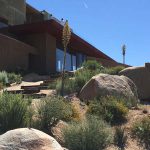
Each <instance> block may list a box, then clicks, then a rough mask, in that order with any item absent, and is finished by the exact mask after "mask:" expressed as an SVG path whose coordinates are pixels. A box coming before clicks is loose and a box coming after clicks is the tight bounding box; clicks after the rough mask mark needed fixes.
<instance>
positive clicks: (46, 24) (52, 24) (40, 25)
mask: <svg viewBox="0 0 150 150" xmlns="http://www.w3.org/2000/svg"><path fill="white" fill-rule="evenodd" d="M8 31H9V32H11V33H13V34H16V35H19V36H21V35H29V34H37V33H49V34H51V35H53V36H54V37H56V39H57V42H60V43H61V41H62V31H63V25H61V24H60V23H59V22H58V21H57V20H55V19H50V20H46V21H42V22H36V23H30V24H22V25H16V26H9V28H8ZM68 47H69V49H70V51H73V52H82V53H84V54H86V55H87V56H90V57H96V58H103V59H107V60H111V61H114V62H116V61H115V60H113V59H112V58H111V57H109V56H107V55H106V54H104V53H103V52H101V51H100V50H98V49H97V48H95V47H94V46H92V45H91V44H90V43H88V42H87V41H85V40H84V39H82V38H81V37H79V36H78V35H77V34H75V33H73V32H72V34H71V40H70V43H69V46H68ZM116 63H117V62H116Z"/></svg>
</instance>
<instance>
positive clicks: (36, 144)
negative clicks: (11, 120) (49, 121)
mask: <svg viewBox="0 0 150 150" xmlns="http://www.w3.org/2000/svg"><path fill="white" fill-rule="evenodd" d="M0 150H63V148H62V147H61V146H60V145H59V143H58V142H57V141H56V140H55V139H54V138H53V137H51V136H49V135H47V134H45V133H43V132H41V131H39V130H36V129H27V128H21V129H15V130H11V131H8V132H6V133H5V134H3V135H1V136H0Z"/></svg>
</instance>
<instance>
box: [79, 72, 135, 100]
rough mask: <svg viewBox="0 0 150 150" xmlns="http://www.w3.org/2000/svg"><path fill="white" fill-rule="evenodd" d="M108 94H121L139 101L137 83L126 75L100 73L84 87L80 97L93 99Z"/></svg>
mask: <svg viewBox="0 0 150 150" xmlns="http://www.w3.org/2000/svg"><path fill="white" fill-rule="evenodd" d="M108 95H113V96H120V97H123V98H128V99H133V100H136V101H138V98H137V89H136V86H135V84H134V83H133V82H132V80H130V79H129V78H127V77H125V76H117V75H108V74H99V75H96V76H94V77H92V78H91V80H90V81H89V82H88V83H87V84H86V85H85V86H84V87H83V88H82V90H81V92H80V95H79V96H80V98H81V99H82V100H85V101H86V100H87V101H89V100H93V99H94V98H96V97H104V96H108Z"/></svg>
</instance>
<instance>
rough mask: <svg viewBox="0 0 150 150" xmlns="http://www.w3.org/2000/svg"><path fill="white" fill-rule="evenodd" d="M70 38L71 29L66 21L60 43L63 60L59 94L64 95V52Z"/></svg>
mask: <svg viewBox="0 0 150 150" xmlns="http://www.w3.org/2000/svg"><path fill="white" fill-rule="evenodd" d="M70 39H71V30H70V27H69V23H68V21H66V22H65V25H64V28H63V34H62V44H63V47H64V61H63V69H62V84H61V96H64V81H65V67H66V52H67V46H68V44H69V42H70Z"/></svg>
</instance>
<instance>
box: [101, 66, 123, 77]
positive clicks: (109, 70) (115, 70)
mask: <svg viewBox="0 0 150 150" xmlns="http://www.w3.org/2000/svg"><path fill="white" fill-rule="evenodd" d="M123 69H125V67H123V66H116V67H111V68H105V69H104V71H103V73H106V74H110V75H118V74H119V72H120V71H121V70H123Z"/></svg>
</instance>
